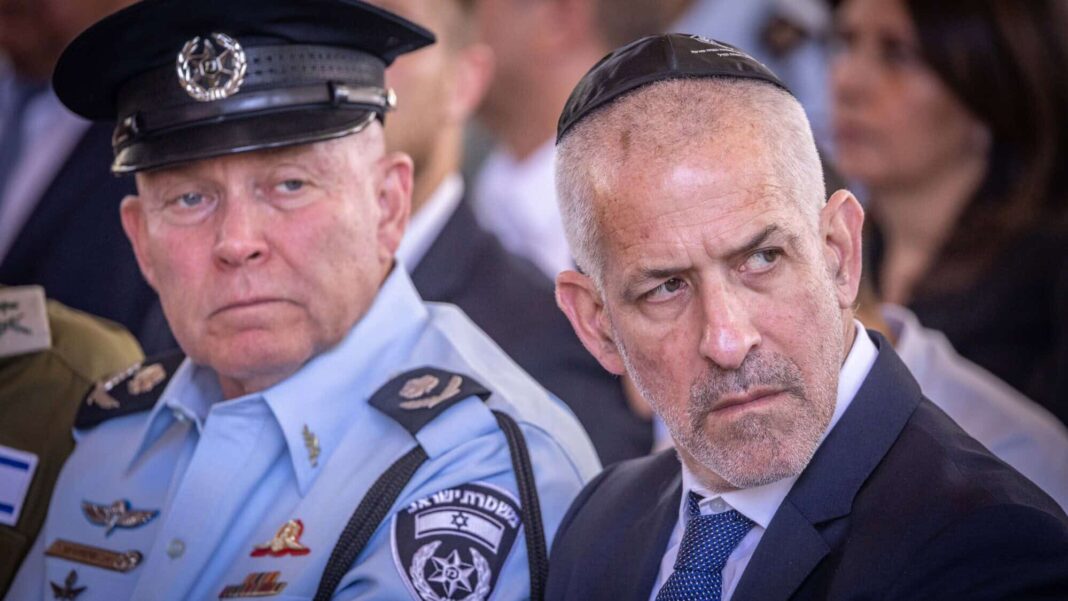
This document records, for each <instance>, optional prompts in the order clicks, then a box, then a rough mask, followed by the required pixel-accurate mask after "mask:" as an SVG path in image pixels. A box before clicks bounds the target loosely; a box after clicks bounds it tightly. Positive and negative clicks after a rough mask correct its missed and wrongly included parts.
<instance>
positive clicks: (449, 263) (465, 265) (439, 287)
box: [412, 199, 489, 302]
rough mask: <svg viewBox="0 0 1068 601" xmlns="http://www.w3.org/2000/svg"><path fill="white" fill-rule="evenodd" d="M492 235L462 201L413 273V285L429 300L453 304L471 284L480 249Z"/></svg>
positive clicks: (465, 201)
mask: <svg viewBox="0 0 1068 601" xmlns="http://www.w3.org/2000/svg"><path fill="white" fill-rule="evenodd" d="M488 235H489V234H488V233H487V232H486V231H485V230H483V229H482V228H481V227H480V226H479V225H478V222H477V221H476V220H475V215H474V213H472V212H471V208H470V207H469V206H468V205H467V200H466V199H464V200H461V201H460V204H458V205H457V206H456V210H455V211H453V213H452V215H451V216H450V217H449V220H448V221H446V222H445V226H444V227H443V228H441V233H439V234H438V237H437V238H436V239H435V240H434V242H433V243H432V244H431V245H430V248H428V249H427V252H426V254H424V255H423V258H422V259H421V260H420V261H419V264H418V265H416V266H415V269H414V270H412V283H414V284H415V288H416V290H418V291H419V294H420V296H422V297H423V298H425V299H426V300H431V301H444V302H449V301H450V300H451V299H453V298H455V297H456V295H457V293H458V290H459V289H460V288H461V287H463V286H464V282H467V281H468V275H467V272H468V270H469V269H471V268H472V267H473V266H474V265H476V264H477V263H478V259H479V257H478V252H479V248H480V247H481V246H482V244H483V240H484V238H485V237H486V236H488Z"/></svg>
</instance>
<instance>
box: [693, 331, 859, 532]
mask: <svg viewBox="0 0 1068 601" xmlns="http://www.w3.org/2000/svg"><path fill="white" fill-rule="evenodd" d="M853 328H854V332H855V336H854V338H853V346H852V348H850V350H849V354H848V355H846V360H845V361H844V362H843V363H842V369H841V371H840V372H839V373H838V394H837V397H836V398H835V404H834V413H833V414H831V421H830V423H829V424H828V425H827V429H826V430H825V431H824V433H823V438H821V439H820V444H823V439H825V438H827V434H829V433H830V431H831V430H833V429H834V426H835V425H836V424H837V423H838V420H839V419H841V417H842V415H843V414H844V413H845V411H846V409H848V408H849V405H850V404H851V403H852V402H853V398H854V397H856V395H857V391H859V390H860V387H861V385H862V384H863V383H864V380H865V378H867V377H868V372H870V371H871V367H872V365H874V364H875V359H876V358H877V357H878V355H879V351H878V350H877V349H876V348H875V343H873V342H872V341H871V338H870V337H868V333H867V330H865V329H864V326H863V325H861V323H860V322H859V321H857V320H855V319H854V320H853ZM797 478H798V476H791V477H789V478H783V479H782V480H777V481H775V482H771V483H769V484H765V485H763V486H755V487H753V488H746V489H742V490H732V491H730V492H725V493H713V492H710V491H709V490H708V489H707V488H705V487H704V486H702V485H701V483H700V482H698V481H697V477H696V476H694V475H693V473H692V472H691V471H690V470H689V469H687V467H686V464H682V501H681V504H680V506H679V515H681V516H684V518H683V519H686V518H685V516H687V515H688V512H687V511H686V497H687V496H688V494H689V492H690V491H693V492H695V493H697V494H699V495H701V496H702V497H704V499H703V500H702V501H701V502H700V506H701V508H702V509H704V508H706V507H707V508H709V509H711V510H712V512H713V513H715V512H718V511H723V510H726V509H729V508H733V509H735V510H737V511H738V512H739V513H741V514H742V515H744V516H745V517H747V518H749V519H750V520H752V521H753V522H755V523H756V524H758V525H759V526H760V527H761V528H764V529H767V527H768V525H769V524H770V523H771V518H772V517H774V516H775V512H776V511H778V510H779V505H782V502H783V499H785V498H786V495H788V494H789V493H790V489H791V488H793V486H794V482H796V481H797ZM726 505H729V506H730V507H726Z"/></svg>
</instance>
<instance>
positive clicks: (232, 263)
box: [213, 196, 268, 268]
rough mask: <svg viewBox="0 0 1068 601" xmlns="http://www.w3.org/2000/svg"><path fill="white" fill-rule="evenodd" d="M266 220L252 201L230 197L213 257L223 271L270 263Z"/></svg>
mask: <svg viewBox="0 0 1068 601" xmlns="http://www.w3.org/2000/svg"><path fill="white" fill-rule="evenodd" d="M262 220H263V216H262V215H261V214H260V211H259V210H258V207H257V206H256V203H255V202H253V201H252V199H245V198H240V197H234V196H230V197H229V198H228V199H227V200H226V202H225V203H224V206H223V208H222V210H221V211H220V212H219V222H218V229H217V233H216V240H215V248H214V249H213V254H214V256H215V260H216V262H217V264H218V265H219V266H221V267H223V268H236V267H244V266H248V265H254V264H257V263H262V262H263V261H265V260H266V259H267V255H268V245H267V241H266V239H265V238H264V232H263V226H264V224H263V222H262Z"/></svg>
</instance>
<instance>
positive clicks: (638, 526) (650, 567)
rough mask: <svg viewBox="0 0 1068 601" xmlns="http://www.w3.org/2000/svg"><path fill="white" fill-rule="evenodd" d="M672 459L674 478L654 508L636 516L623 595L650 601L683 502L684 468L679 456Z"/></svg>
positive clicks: (623, 574)
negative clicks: (680, 464)
mask: <svg viewBox="0 0 1068 601" xmlns="http://www.w3.org/2000/svg"><path fill="white" fill-rule="evenodd" d="M671 455H674V453H673V452H672V453H671ZM672 460H673V461H674V462H675V475H674V478H672V479H671V480H670V481H669V483H668V484H667V486H665V487H664V488H663V489H661V490H663V492H662V493H661V494H660V495H659V496H658V497H657V499H656V504H655V505H654V506H653V507H652V509H651V510H650V511H647V512H645V513H644V514H643V515H642V516H641V517H639V518H638V519H637V520H635V521H634V524H633V526H632V528H633V532H634V536H635V539H636V540H635V541H634V544H632V545H630V548H629V549H627V550H626V551H625V553H623V554H622V558H623V561H621V564H622V565H621V566H620V570H619V572H620V573H619V579H620V582H619V584H620V586H619V587H617V588H618V590H619V592H620V593H621V594H620V595H619V596H618V598H619V599H626V598H632V599H635V600H641V601H648V599H649V595H650V594H651V593H652V590H653V584H655V583H656V576H657V574H658V573H659V572H660V562H661V560H662V559H663V558H664V551H665V550H666V549H667V544H668V540H670V539H671V532H672V530H674V528H675V523H676V522H678V519H679V502H680V500H681V499H682V472H681V471H680V469H679V466H678V460H675V459H674V457H672Z"/></svg>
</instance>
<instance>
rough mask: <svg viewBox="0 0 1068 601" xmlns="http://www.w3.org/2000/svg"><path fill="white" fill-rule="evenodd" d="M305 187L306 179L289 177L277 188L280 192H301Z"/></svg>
mask: <svg viewBox="0 0 1068 601" xmlns="http://www.w3.org/2000/svg"><path fill="white" fill-rule="evenodd" d="M303 187H304V180H299V179H287V180H286V181H284V182H282V183H280V184H278V185H277V186H276V189H277V190H278V191H279V192H299V191H300V190H301V188H303Z"/></svg>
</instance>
